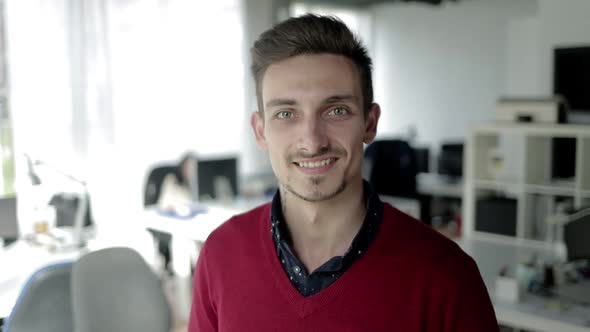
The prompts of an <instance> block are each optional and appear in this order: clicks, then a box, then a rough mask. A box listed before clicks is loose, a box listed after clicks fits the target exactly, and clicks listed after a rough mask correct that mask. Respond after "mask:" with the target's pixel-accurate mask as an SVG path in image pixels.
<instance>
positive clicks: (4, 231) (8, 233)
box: [0, 196, 19, 244]
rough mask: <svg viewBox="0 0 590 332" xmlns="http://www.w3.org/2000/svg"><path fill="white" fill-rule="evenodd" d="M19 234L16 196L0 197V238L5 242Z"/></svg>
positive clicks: (10, 240) (11, 240) (12, 239)
mask: <svg viewBox="0 0 590 332" xmlns="http://www.w3.org/2000/svg"><path fill="white" fill-rule="evenodd" d="M18 236H19V231H18V217H17V200H16V196H12V197H0V238H2V239H3V240H4V242H5V244H6V243H10V242H13V241H15V240H16V239H17V238H18Z"/></svg>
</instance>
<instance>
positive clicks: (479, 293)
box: [189, 15, 498, 332]
mask: <svg viewBox="0 0 590 332" xmlns="http://www.w3.org/2000/svg"><path fill="white" fill-rule="evenodd" d="M252 56H253V64H252V71H253V74H254V79H255V80H256V87H257V97H258V105H259V111H258V112H256V113H255V114H253V115H252V119H251V123H252V127H253V129H254V133H255V136H256V139H257V142H258V144H259V145H260V146H261V147H262V148H263V149H265V150H266V151H267V152H268V154H269V157H270V161H271V164H272V168H273V171H274V172H275V174H276V176H277V179H278V182H279V187H280V188H279V190H278V191H277V193H276V195H275V197H274V199H273V201H272V203H270V204H267V205H263V206H261V207H258V208H256V209H254V210H252V211H249V212H247V213H244V214H242V215H238V216H235V217H233V218H232V219H231V220H229V221H228V222H226V223H225V224H224V225H222V226H221V227H219V228H218V229H217V230H216V231H215V232H213V234H211V236H210V237H209V239H208V240H207V242H206V243H205V245H204V247H203V249H202V251H201V256H200V257H199V262H198V263H197V268H196V272H195V282H194V300H193V307H192V311H191V317H190V322H189V331H194V332H196V331H199V332H205V331H206V332H208V331H297V332H301V331H449V332H450V331H455V332H456V331H459V332H461V331H465V332H467V331H480V332H481V331H498V325H497V322H496V318H495V316H494V311H493V308H492V305H491V302H490V299H489V296H488V294H487V292H486V289H485V286H484V284H483V281H482V279H481V277H480V275H479V271H478V269H477V266H476V265H475V263H474V261H473V260H472V259H471V258H470V257H468V256H467V255H466V254H464V253H463V252H462V251H461V249H460V248H459V247H458V246H457V245H455V244H454V243H453V242H452V241H449V240H447V239H446V238H444V237H443V236H441V235H439V234H438V233H436V232H434V231H433V230H431V229H430V228H428V227H427V226H425V225H423V224H422V223H420V222H419V221H417V220H414V219H412V218H411V217H409V216H407V215H405V214H403V213H401V212H400V211H398V210H396V209H395V208H393V207H391V206H390V205H387V204H384V203H382V202H381V201H380V200H379V198H378V196H377V194H376V193H374V192H373V190H372V188H371V187H370V185H369V184H368V183H366V182H364V181H363V179H362V177H361V164H362V160H363V144H368V143H371V142H372V141H373V139H374V138H375V134H376V130H377V123H378V121H379V115H380V112H381V111H380V109H379V106H378V105H377V104H375V103H373V91H372V83H371V60H370V58H369V57H368V55H367V51H366V49H365V48H364V47H363V46H362V45H361V44H360V42H359V41H358V40H357V39H356V38H355V37H354V36H353V35H352V33H351V32H350V31H349V30H348V28H347V27H346V26H345V25H344V24H343V23H342V22H340V21H339V20H337V19H335V18H332V17H321V16H314V15H306V16H302V17H299V18H291V19H289V20H287V21H284V22H282V23H280V24H278V25H277V26H275V27H274V28H272V29H271V30H269V31H266V32H265V33H263V34H262V35H261V36H260V38H259V39H258V41H256V43H255V44H254V47H253V48H252Z"/></svg>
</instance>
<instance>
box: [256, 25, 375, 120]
mask: <svg viewBox="0 0 590 332" xmlns="http://www.w3.org/2000/svg"><path fill="white" fill-rule="evenodd" d="M321 53H328V54H335V55H342V56H345V57H347V58H349V59H350V60H352V62H353V63H354V64H355V65H356V67H357V69H358V72H359V74H360V79H361V90H362V93H363V105H362V106H363V112H364V113H365V114H366V113H367V112H368V111H369V108H371V105H372V104H373V82H372V79H371V72H372V62H371V58H370V57H369V55H368V52H367V49H366V48H365V46H364V45H363V44H362V43H361V41H360V40H359V39H358V38H357V37H356V36H355V35H354V34H353V33H352V32H351V31H350V30H349V29H348V27H347V26H346V24H344V23H343V22H342V21H341V20H340V19H338V18H337V17H334V16H320V15H314V14H306V15H303V16H299V17H293V18H290V19H287V20H286V21H283V22H281V23H279V24H277V25H276V26H274V27H273V28H272V29H270V30H267V31H265V32H264V33H262V34H261V35H260V37H259V38H258V40H257V41H256V42H254V46H253V47H252V49H251V54H252V66H251V70H252V74H253V75H254V81H255V83H256V97H257V99H258V109H259V111H261V112H262V111H263V110H264V105H263V104H262V78H263V76H264V73H265V72H266V69H268V67H269V66H270V65H271V64H273V63H276V62H279V61H282V60H285V59H287V58H290V57H294V56H297V55H302V54H321Z"/></svg>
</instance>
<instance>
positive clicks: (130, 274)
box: [72, 247, 172, 332]
mask: <svg viewBox="0 0 590 332" xmlns="http://www.w3.org/2000/svg"><path fill="white" fill-rule="evenodd" d="M72 306H73V309H74V310H73V314H74V326H75V327H76V331H77V332H102V331H126V332H140V331H141V332H167V331H169V330H170V328H171V321H172V319H171V313H170V308H169V305H168V302H167V301H166V298H165V296H164V291H163V289H162V285H161V284H160V281H159V279H158V277H157V276H156V275H155V273H154V272H153V271H152V270H151V269H150V268H149V266H148V265H147V263H146V262H145V261H144V260H143V258H142V257H141V256H140V255H139V254H138V253H137V252H135V251H134V250H132V249H129V248H122V247H119V248H107V249H102V250H98V251H94V252H91V253H88V254H86V255H84V256H82V257H81V258H80V259H79V260H78V261H77V262H75V263H74V266H73V269H72Z"/></svg>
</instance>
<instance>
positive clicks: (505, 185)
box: [473, 179, 520, 196]
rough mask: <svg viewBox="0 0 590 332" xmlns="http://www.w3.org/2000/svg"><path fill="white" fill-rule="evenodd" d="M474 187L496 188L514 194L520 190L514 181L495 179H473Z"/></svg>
mask: <svg viewBox="0 0 590 332" xmlns="http://www.w3.org/2000/svg"><path fill="white" fill-rule="evenodd" d="M473 184H474V186H475V189H479V190H498V191H504V192H507V193H511V194H514V195H515V196H516V195H517V194H518V192H520V190H519V188H518V187H519V186H518V184H516V181H514V182H511V181H508V180H502V181H496V180H481V179H480V180H475V181H474V182H473Z"/></svg>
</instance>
